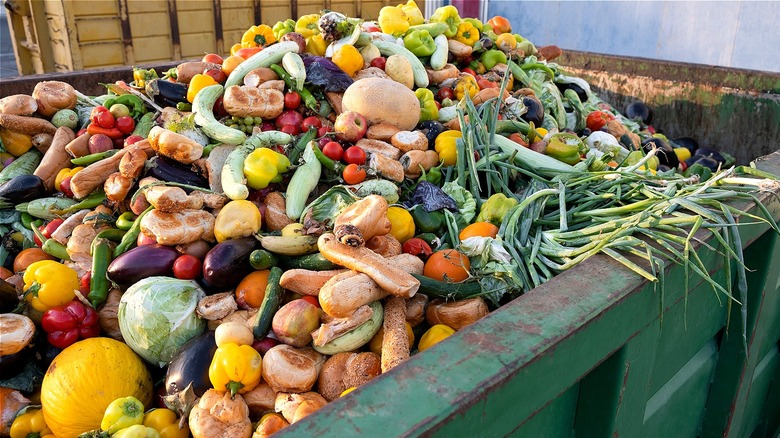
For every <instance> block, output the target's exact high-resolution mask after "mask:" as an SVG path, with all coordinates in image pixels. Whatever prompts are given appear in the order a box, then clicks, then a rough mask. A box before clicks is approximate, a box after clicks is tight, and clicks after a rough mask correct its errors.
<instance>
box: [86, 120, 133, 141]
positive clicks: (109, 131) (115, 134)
mask: <svg viewBox="0 0 780 438" xmlns="http://www.w3.org/2000/svg"><path fill="white" fill-rule="evenodd" d="M87 132H89V133H90V134H91V135H97V134H103V135H106V136H108V138H110V139H112V140H117V139H120V138H124V136H125V135H124V134H122V131H120V130H119V128H101V127H100V126H98V125H97V124H96V123H90V124H89V125H88V126H87Z"/></svg>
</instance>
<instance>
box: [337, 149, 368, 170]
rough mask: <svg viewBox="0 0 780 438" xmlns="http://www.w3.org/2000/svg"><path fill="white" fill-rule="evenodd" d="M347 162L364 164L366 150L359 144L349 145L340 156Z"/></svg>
mask: <svg viewBox="0 0 780 438" xmlns="http://www.w3.org/2000/svg"><path fill="white" fill-rule="evenodd" d="M342 158H343V159H344V162H345V163H347V164H356V165H358V166H360V165H363V164H366V151H364V150H363V149H362V148H361V147H360V146H350V147H348V148H347V150H345V151H344V156H343V157H342Z"/></svg>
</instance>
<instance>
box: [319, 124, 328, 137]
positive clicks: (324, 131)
mask: <svg viewBox="0 0 780 438" xmlns="http://www.w3.org/2000/svg"><path fill="white" fill-rule="evenodd" d="M329 132H330V128H329V127H327V126H321V127H319V128H317V137H325V136H326V135H327V134H328V133H329Z"/></svg>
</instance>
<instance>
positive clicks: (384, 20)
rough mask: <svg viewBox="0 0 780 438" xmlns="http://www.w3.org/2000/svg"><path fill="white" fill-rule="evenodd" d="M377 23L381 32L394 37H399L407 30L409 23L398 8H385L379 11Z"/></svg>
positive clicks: (404, 14) (404, 13)
mask: <svg viewBox="0 0 780 438" xmlns="http://www.w3.org/2000/svg"><path fill="white" fill-rule="evenodd" d="M377 23H378V24H379V27H380V28H381V29H382V32H384V33H387V34H390V35H392V36H394V37H396V38H397V37H400V36H401V35H403V34H405V33H406V31H408V30H409V21H408V20H407V18H406V12H404V10H403V9H401V8H400V7H399V6H385V7H383V8H382V9H380V10H379V17H378V18H377Z"/></svg>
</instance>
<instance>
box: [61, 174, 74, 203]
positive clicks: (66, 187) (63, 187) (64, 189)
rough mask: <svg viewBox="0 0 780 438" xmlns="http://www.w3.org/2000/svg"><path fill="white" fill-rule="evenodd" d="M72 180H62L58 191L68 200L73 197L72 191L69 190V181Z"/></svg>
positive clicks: (69, 178) (68, 178)
mask: <svg viewBox="0 0 780 438" xmlns="http://www.w3.org/2000/svg"><path fill="white" fill-rule="evenodd" d="M71 178H73V177H72V176H69V177H67V178H65V179H63V180H62V182H61V183H60V191H61V192H62V193H64V194H65V196H67V197H68V198H72V197H73V190H71V188H70V180H71Z"/></svg>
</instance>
